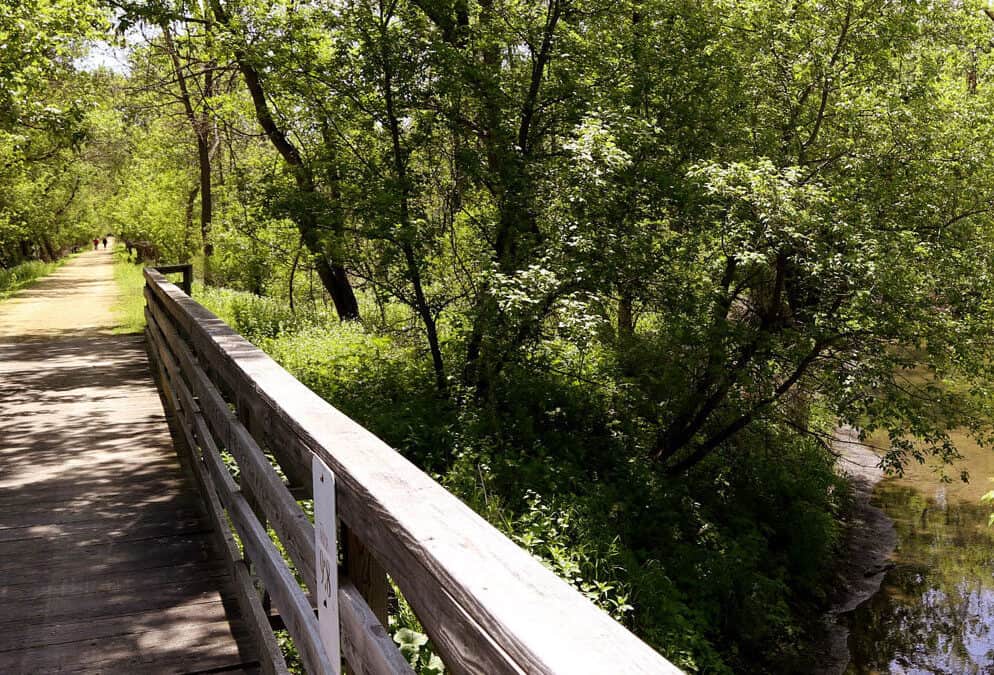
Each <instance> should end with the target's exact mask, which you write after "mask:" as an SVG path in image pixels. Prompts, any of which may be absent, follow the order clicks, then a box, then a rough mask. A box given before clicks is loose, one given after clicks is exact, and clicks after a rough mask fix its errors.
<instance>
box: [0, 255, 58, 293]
mask: <svg viewBox="0 0 994 675" xmlns="http://www.w3.org/2000/svg"><path fill="white" fill-rule="evenodd" d="M69 259H70V256H66V257H65V258H62V259H61V260H57V261H55V262H50V263H46V262H42V261H40V260H31V261H29V262H26V263H21V264H20V265H17V266H15V267H11V268H10V269H6V270H0V300H5V299H6V298H9V297H10V296H11V295H13V294H14V293H16V292H17V291H19V290H21V289H22V288H24V287H26V286H29V285H31V284H32V283H34V282H35V281H36V280H38V279H40V278H41V277H44V276H48V275H49V274H51V273H52V272H54V271H55V270H57V269H58V268H59V267H61V266H62V265H64V264H65V263H66V262H67V261H68V260H69Z"/></svg>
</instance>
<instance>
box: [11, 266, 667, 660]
mask: <svg viewBox="0 0 994 675" xmlns="http://www.w3.org/2000/svg"><path fill="white" fill-rule="evenodd" d="M87 265H91V266H92V267H93V268H94V269H96V268H97V267H99V266H100V265H103V266H104V267H103V268H101V269H102V270H103V271H102V272H101V273H102V274H103V275H104V276H106V275H107V274H109V272H108V271H107V270H108V269H109V257H107V256H104V255H103V254H102V252H92V253H87V254H85V255H84V256H82V257H81V258H79V259H77V260H76V261H74V262H73V263H70V265H68V266H67V267H66V268H63V269H62V270H60V271H59V273H57V274H56V275H54V278H53V279H51V280H48V279H47V280H44V281H43V282H41V283H40V284H39V285H38V286H37V287H36V289H33V290H32V291H31V293H36V294H40V304H41V305H45V304H46V303H48V304H49V306H50V305H51V303H59V302H66V301H68V302H72V301H73V295H74V294H75V295H76V296H78V297H76V298H75V303H76V305H74V306H78V304H79V303H86V302H93V293H92V291H93V288H89V289H87V287H86V285H85V283H84V282H85V281H86V275H85V274H81V275H79V276H80V278H78V279H76V281H77V283H76V284H75V285H74V290H71V291H70V290H68V289H65V288H63V292H60V286H59V282H60V279H59V275H60V274H61V275H62V277H63V282H64V280H65V278H66V277H68V278H69V280H70V281H72V280H73V279H74V277H73V274H74V273H75V271H78V270H85V269H86V267H87ZM145 277H146V281H147V285H146V289H145V296H146V319H147V330H146V340H145V343H144V345H143V344H142V342H141V341H140V340H138V339H136V338H134V337H119V336H118V337H115V336H108V335H107V334H106V332H107V331H106V330H100V329H99V327H98V329H95V330H83V331H75V332H74V331H73V330H72V329H71V328H69V327H63V328H61V329H57V330H54V331H51V332H49V333H46V332H45V331H42V332H41V334H36V333H33V332H32V331H30V330H26V331H25V333H24V334H19V333H17V327H18V325H23V324H24V323H25V320H23V319H20V320H16V321H14V320H10V319H9V313H8V312H5V311H3V306H2V305H0V602H2V605H0V672H3V673H35V672H39V673H41V672H101V673H106V672H127V673H150V672H156V673H157V672H170V673H208V672H209V673H220V672H224V673H228V672H263V673H285V672H288V667H287V664H286V661H285V659H284V655H283V652H282V651H281V647H280V640H279V639H278V638H277V632H281V631H284V630H285V631H286V634H288V635H289V639H290V640H292V642H293V644H294V645H295V649H296V651H297V652H298V653H299V655H300V658H301V660H302V662H303V664H304V667H305V669H306V671H307V672H310V673H340V672H343V671H347V672H349V673H411V672H412V670H411V668H410V667H409V666H408V664H407V662H406V661H405V659H404V658H403V657H402V656H401V653H400V651H399V650H398V648H397V645H396V644H395V643H394V642H393V640H392V639H391V638H390V636H389V634H388V632H387V630H386V628H385V626H387V615H388V613H391V612H392V611H394V609H395V603H396V597H397V595H398V594H400V595H402V596H403V598H405V599H406V601H407V602H408V603H409V604H410V605H411V607H412V608H413V610H414V612H415V613H416V615H417V617H418V619H419V621H420V622H421V624H422V625H423V627H424V629H425V631H426V632H427V634H428V635H429V636H430V637H431V640H432V644H433V645H434V647H435V648H436V650H437V651H438V652H439V654H440V656H441V657H442V659H443V660H444V662H445V667H446V671H447V672H451V673H486V674H490V673H495V674H496V673H564V674H573V673H598V674H607V673H674V672H678V671H677V670H676V669H675V668H674V667H673V666H672V665H671V664H669V663H668V662H667V661H666V660H665V659H663V658H662V657H660V656H659V655H658V654H657V653H656V652H654V651H653V650H652V649H650V648H649V647H648V646H646V645H645V644H644V643H643V642H641V641H640V640H639V639H638V638H636V637H635V636H634V635H632V634H631V633H629V632H628V631H627V630H626V629H625V628H624V627H622V626H621V625H619V624H618V623H616V622H615V621H613V620H612V619H611V618H610V617H609V616H608V615H607V614H605V613H603V612H601V611H600V610H599V609H597V608H596V607H594V606H593V605H592V604H591V603H590V602H589V601H588V600H587V599H586V598H584V597H583V596H582V595H581V594H580V593H578V592H577V591H576V590H574V589H573V588H572V587H571V586H569V585H568V584H566V583H565V582H563V581H561V580H560V579H559V578H558V577H556V576H555V575H554V574H553V573H552V572H550V571H549V570H547V569H546V568H545V567H543V566H542V565H541V564H540V563H539V562H538V561H537V560H535V559H534V558H532V557H531V556H530V555H529V554H528V553H526V552H525V551H523V550H522V549H521V548H519V547H518V546H517V545H515V544H514V543H513V542H511V541H510V540H509V539H507V538H506V537H505V536H504V535H502V534H501V533H500V532H498V531H497V530H495V529H494V528H493V527H491V526H490V525H489V524H488V523H486V522H485V521H484V520H483V519H482V518H480V517H479V516H478V515H477V514H476V513H474V512H473V511H472V510H471V509H469V508H468V507H467V506H465V505H464V504H463V503H462V502H461V501H459V500H458V499H457V498H456V497H454V496H453V495H451V494H450V493H448V492H447V491H446V490H445V489H444V488H442V487H441V486H440V485H439V484H437V483H436V482H434V481H433V480H432V479H431V478H429V477H428V476H427V475H426V474H424V473H423V472H421V471H420V470H419V469H418V468H417V467H415V466H414V465H412V464H411V463H410V462H408V461H407V460H405V459H404V458H403V457H401V456H400V455H399V454H398V453H396V452H395V451H393V450H392V449H391V448H389V447H387V446H386V445H385V444H384V443H383V442H382V441H380V440H379V439H377V438H376V437H375V436H373V435H372V434H371V433H369V432H368V431H367V430H365V429H364V428H363V427H361V426H360V425H358V424H357V423H356V422H354V421H352V420H351V419H349V418H347V417H346V416H344V415H343V414H342V413H340V412H339V411H337V410H335V409H334V408H333V407H332V406H330V405H329V404H328V403H326V402H325V401H324V400H322V399H321V398H319V397H318V396H317V395H315V394H314V393H313V392H311V391H310V390H309V389H307V388H306V387H305V386H303V385H302V384H301V383H300V382H298V381H297V380H295V379H294V378H293V377H292V376H291V375H289V374H288V373H287V372H286V371H285V370H283V369H282V368H281V367H279V366H278V365H277V364H276V363H274V362H273V361H272V360H271V359H270V358H269V357H268V356H266V355H265V354H264V353H262V352H261V351H259V350H258V349H257V348H255V347H254V346H253V345H251V344H249V343H248V342H246V341H245V340H244V339H243V338H241V337H240V336H238V335H237V334H235V333H234V332H233V331H232V330H231V329H230V328H229V327H228V326H226V325H225V324H224V323H223V322H222V321H221V320H219V319H218V318H217V317H215V316H214V315H212V314H211V313H210V312H209V311H207V310H206V309H205V308H203V307H202V306H200V305H199V304H197V303H196V302H195V301H194V300H192V299H191V298H190V297H189V296H188V295H187V294H186V293H184V292H183V291H182V290H181V289H180V288H179V287H177V286H176V285H173V284H172V283H170V282H169V281H167V279H166V277H165V276H164V275H163V274H162V273H160V272H158V271H156V270H154V269H151V268H148V269H146V271H145ZM64 285H65V284H64V283H63V286H64ZM70 285H72V284H70ZM81 288H82V289H83V290H80V289H81ZM101 288H103V287H101ZM87 290H89V291H90V292H89V294H88V295H87V297H82V296H81V294H83V293H86V292H87ZM98 300H99V298H98ZM65 311H66V312H69V305H68V304H67V305H66V310H65ZM22 313H23V312H22ZM14 314H17V312H16V311H15V312H14ZM5 320H7V322H6V324H5ZM26 323H27V324H28V325H30V324H31V321H26ZM11 326H13V328H12V327H11ZM143 347H144V348H145V349H147V353H148V354H149V355H150V356H151V360H150V361H151V366H152V367H151V369H149V368H148V366H147V365H146V361H145V359H144V358H143V356H144V355H143V351H142V350H143ZM153 377H154V380H155V382H157V383H158V385H159V388H158V392H157V391H156V387H155V385H154V384H153ZM160 394H161V397H160ZM160 401H161V402H164V409H165V413H164V410H163V405H162V403H160ZM167 418H168V420H169V426H170V427H171V432H172V433H170V431H169V430H168V429H167V424H166V420H167ZM312 504H313V520H312V517H311V515H310V513H311V509H310V505H312ZM274 631H276V632H274ZM280 634H281V635H282V634H283V633H280Z"/></svg>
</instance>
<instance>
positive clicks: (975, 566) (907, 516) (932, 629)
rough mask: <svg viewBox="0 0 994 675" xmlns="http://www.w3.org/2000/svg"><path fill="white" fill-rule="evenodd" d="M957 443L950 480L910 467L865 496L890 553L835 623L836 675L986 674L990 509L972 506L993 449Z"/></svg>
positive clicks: (991, 625) (992, 547)
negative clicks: (840, 673) (891, 534)
mask: <svg viewBox="0 0 994 675" xmlns="http://www.w3.org/2000/svg"><path fill="white" fill-rule="evenodd" d="M957 441H958V443H959V447H960V450H961V452H962V454H963V455H964V459H963V460H962V461H961V462H959V463H957V465H956V466H955V467H954V468H953V473H954V474H955V475H954V476H953V477H952V481H951V482H945V481H943V480H942V478H941V476H940V475H939V474H938V473H937V472H936V471H935V470H934V469H932V468H930V467H928V466H918V465H915V466H911V467H908V468H907V471H906V474H905V475H904V476H903V477H900V478H896V477H893V478H886V479H884V480H882V481H881V482H880V483H879V484H878V485H877V486H876V488H875V490H874V492H873V497H872V503H873V504H874V505H876V506H878V507H880V508H881V509H883V511H884V513H886V515H887V516H888V517H889V518H890V519H891V520H893V522H894V527H895V530H896V532H897V548H896V550H895V551H894V554H893V556H892V563H893V565H894V566H893V567H892V568H891V569H889V570H888V571H887V573H886V575H885V576H884V579H883V583H882V585H881V587H880V591H879V592H877V593H876V594H875V595H874V596H873V597H871V598H870V599H868V600H867V601H866V602H864V603H863V604H862V605H860V606H859V607H857V608H856V609H855V610H853V611H852V612H849V613H847V614H845V615H843V616H842V617H840V618H841V620H842V622H843V623H844V625H845V626H846V627H847V628H848V629H849V635H848V648H849V652H850V662H849V665H848V667H847V669H846V671H845V672H846V673H857V674H864V673H901V674H907V675H911V674H918V673H955V674H961V673H962V674H964V675H967V674H973V673H990V672H992V671H994V529H992V528H990V527H988V517H989V515H990V514H991V512H992V511H994V505H987V504H982V503H981V501H980V498H981V496H982V495H983V494H984V493H986V492H988V491H989V490H991V489H992V488H994V483H991V480H990V478H991V477H994V451H992V450H991V449H982V448H979V447H978V446H977V445H976V444H974V443H973V442H971V441H970V440H969V439H967V438H965V437H961V438H958V439H957ZM960 469H966V470H967V471H969V475H970V482H968V483H963V482H962V481H961V480H960V479H959V476H958V472H959V470H960Z"/></svg>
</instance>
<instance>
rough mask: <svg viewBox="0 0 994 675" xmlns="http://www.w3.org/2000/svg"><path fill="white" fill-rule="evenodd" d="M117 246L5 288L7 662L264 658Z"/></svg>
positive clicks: (1, 502)
mask: <svg viewBox="0 0 994 675" xmlns="http://www.w3.org/2000/svg"><path fill="white" fill-rule="evenodd" d="M115 297H116V289H115V287H114V283H113V279H112V266H111V259H110V255H109V253H105V252H104V251H100V252H88V253H86V254H84V255H83V256H81V257H80V258H77V259H76V260H74V261H72V262H70V263H69V264H67V265H66V266H65V267H63V268H61V269H60V270H59V271H58V272H56V273H55V274H54V275H52V276H51V277H49V278H47V279H45V280H42V281H41V282H40V283H39V284H37V285H36V286H34V287H33V288H31V289H30V290H29V291H26V292H24V293H21V294H20V295H18V296H16V297H15V298H13V299H11V300H8V301H6V302H4V303H0V672H3V673H36V672H44V673H48V672H102V673H108V672H126V673H138V672H140V673H158V672H169V673H194V672H203V671H210V672H243V671H250V672H255V665H256V655H255V652H254V649H253V645H251V644H250V641H249V640H248V639H247V637H246V630H245V628H244V626H243V624H242V622H241V620H240V618H239V617H238V610H237V606H236V604H235V602H234V600H233V594H232V593H231V592H230V579H229V578H228V576H227V573H226V571H225V568H224V566H223V565H222V563H221V559H220V557H219V555H218V553H217V552H216V551H215V550H214V548H213V546H212V539H211V532H210V529H209V524H208V523H209V521H208V520H207V519H206V518H205V517H204V516H203V511H202V505H201V504H200V502H199V498H198V495H197V492H196V490H195V488H194V487H193V485H192V484H191V482H190V481H189V480H188V478H187V475H186V472H185V471H184V470H183V468H182V467H181V465H180V463H179V461H178V459H177V455H176V453H175V451H174V449H173V444H172V439H171V436H170V434H169V431H168V428H167V425H166V420H165V417H164V413H163V408H162V405H161V402H160V399H159V396H158V392H157V390H156V388H155V386H154V384H153V383H152V379H151V376H150V374H149V370H148V364H147V361H146V357H145V353H144V345H143V342H142V339H141V338H139V337H135V336H114V335H110V334H109V333H110V330H109V329H110V328H111V327H112V326H113V324H114V319H113V316H112V314H111V313H110V306H111V304H112V303H113V301H114V299H115Z"/></svg>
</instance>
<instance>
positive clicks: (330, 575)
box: [311, 455, 342, 675]
mask: <svg viewBox="0 0 994 675" xmlns="http://www.w3.org/2000/svg"><path fill="white" fill-rule="evenodd" d="M313 457H314V459H313V461H312V464H311V466H312V475H313V482H314V538H315V540H316V541H315V542H314V544H315V545H314V555H315V556H316V560H315V564H314V569H315V570H316V572H317V588H315V589H313V590H314V596H315V599H316V600H317V603H318V632H319V633H320V634H321V642H323V643H324V648H325V651H327V653H328V658H329V659H330V660H331V663H332V664H333V666H334V668H335V674H336V675H341V672H342V646H341V633H340V632H339V627H338V625H339V624H338V527H337V520H336V518H335V474H333V473H332V472H331V469H329V468H328V465H327V464H325V463H324V461H322V460H321V458H320V457H318V456H317V455H314V456H313Z"/></svg>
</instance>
